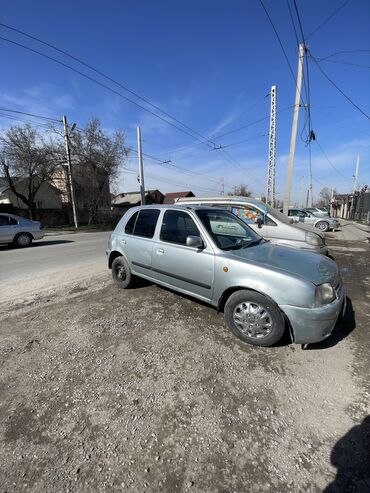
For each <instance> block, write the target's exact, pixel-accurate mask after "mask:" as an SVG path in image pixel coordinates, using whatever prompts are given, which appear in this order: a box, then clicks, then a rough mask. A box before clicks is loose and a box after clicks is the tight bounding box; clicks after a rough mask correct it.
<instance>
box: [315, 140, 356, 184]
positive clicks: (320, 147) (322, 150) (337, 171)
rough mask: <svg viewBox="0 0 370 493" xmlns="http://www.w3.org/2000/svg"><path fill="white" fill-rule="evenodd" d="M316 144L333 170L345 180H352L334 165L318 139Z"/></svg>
mask: <svg viewBox="0 0 370 493" xmlns="http://www.w3.org/2000/svg"><path fill="white" fill-rule="evenodd" d="M316 144H317V145H318V147H319V149H320V151H321V153H322V155H323V156H324V157H325V159H326V161H327V162H328V163H329V164H330V166H331V167H332V168H333V170H334V171H335V172H336V173H337V174H338V175H339V176H341V177H342V178H344V179H345V180H350V179H351V178H349V177H348V176H344V175H343V174H342V173H341V172H340V171H339V170H338V169H337V168H336V167H335V166H334V164H333V163H332V162H331V160H330V159H329V158H328V156H327V154H326V152H325V151H324V149H323V148H322V145H321V144H320V142H319V141H318V140H317V139H316Z"/></svg>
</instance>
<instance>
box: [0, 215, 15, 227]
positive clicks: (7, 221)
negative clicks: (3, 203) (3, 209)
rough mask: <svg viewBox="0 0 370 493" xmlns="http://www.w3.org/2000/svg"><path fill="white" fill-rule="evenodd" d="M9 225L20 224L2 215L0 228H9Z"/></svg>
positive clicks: (0, 216)
mask: <svg viewBox="0 0 370 493" xmlns="http://www.w3.org/2000/svg"><path fill="white" fill-rule="evenodd" d="M9 224H18V223H17V221H16V220H15V219H13V218H12V217H10V216H3V215H0V226H9Z"/></svg>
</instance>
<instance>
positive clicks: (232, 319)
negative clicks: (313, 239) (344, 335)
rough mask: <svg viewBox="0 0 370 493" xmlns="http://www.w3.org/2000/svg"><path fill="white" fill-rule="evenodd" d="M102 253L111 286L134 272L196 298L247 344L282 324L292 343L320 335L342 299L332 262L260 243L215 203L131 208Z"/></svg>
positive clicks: (268, 336)
mask: <svg viewBox="0 0 370 493" xmlns="http://www.w3.org/2000/svg"><path fill="white" fill-rule="evenodd" d="M106 253H107V256H108V266H109V268H110V269H111V270H112V277H113V280H114V282H115V283H116V285H117V286H118V287H120V288H129V287H130V286H131V285H132V283H133V281H134V279H135V277H136V276H137V277H142V278H144V279H147V280H150V281H152V282H155V283H157V284H159V285H162V286H166V287H168V288H172V289H174V290H176V291H179V292H181V293H184V294H187V295H190V296H193V297H195V298H198V299H200V300H202V301H205V302H207V303H209V304H211V305H213V306H215V307H217V308H218V310H220V311H223V312H224V318H225V322H226V325H227V326H228V328H229V329H230V330H231V331H232V332H233V333H234V334H235V335H236V336H238V337H239V338H240V339H242V340H243V341H245V342H248V343H250V344H254V345H259V346H270V345H273V344H275V343H276V342H278V341H279V339H280V338H281V337H282V335H283V333H284V331H285V330H289V331H290V334H291V337H292V340H293V341H294V342H296V343H299V344H308V343H312V342H317V341H320V340H322V339H325V338H326V337H328V336H329V335H330V334H331V332H332V330H333V328H334V326H335V323H336V321H337V318H338V316H339V314H340V312H341V309H342V307H343V305H344V299H345V295H344V289H343V285H342V281H341V278H340V275H339V271H338V267H337V265H336V263H335V262H334V261H333V260H331V259H329V258H327V257H325V256H323V255H317V254H315V253H310V252H305V251H303V250H295V249H292V248H289V247H284V246H280V245H276V244H273V243H271V242H269V241H266V240H265V239H263V238H262V237H261V236H260V235H258V234H257V233H256V232H255V231H253V230H252V229H251V228H250V227H249V226H248V225H247V224H245V223H244V222H243V221H242V220H241V219H239V218H238V217H236V216H235V215H234V214H232V213H231V212H228V211H226V210H222V209H216V208H209V207H201V206H160V205H151V206H142V207H135V208H133V209H130V210H129V211H128V212H126V214H125V215H124V216H123V217H122V219H121V220H120V222H119V223H118V225H117V226H116V228H115V230H114V232H113V233H112V235H111V237H110V239H109V243H108V249H107V252H106Z"/></svg>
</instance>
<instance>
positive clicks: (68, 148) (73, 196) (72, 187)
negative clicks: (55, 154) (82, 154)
mask: <svg viewBox="0 0 370 493" xmlns="http://www.w3.org/2000/svg"><path fill="white" fill-rule="evenodd" d="M63 126H64V142H65V145H66V154H67V168H68V181H69V190H70V192H71V202H72V210H73V221H74V223H75V228H76V229H77V228H78V220H77V208H76V199H75V192H74V186H73V176H72V161H71V149H70V146H69V134H68V124H67V117H66V116H65V115H64V116H63Z"/></svg>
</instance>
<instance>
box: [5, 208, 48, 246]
mask: <svg viewBox="0 0 370 493" xmlns="http://www.w3.org/2000/svg"><path fill="white" fill-rule="evenodd" d="M43 237H44V230H43V229H42V224H41V223H40V222H38V221H30V220H29V219H25V218H24V217H21V216H16V215H15V214H9V213H7V212H6V213H5V212H4V213H3V212H1V213H0V243H8V244H13V245H15V246H18V247H23V248H24V247H28V246H30V245H31V243H32V241H33V240H41V239H42V238H43Z"/></svg>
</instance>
